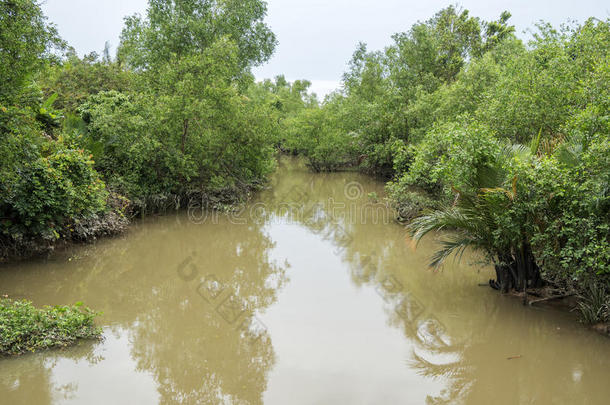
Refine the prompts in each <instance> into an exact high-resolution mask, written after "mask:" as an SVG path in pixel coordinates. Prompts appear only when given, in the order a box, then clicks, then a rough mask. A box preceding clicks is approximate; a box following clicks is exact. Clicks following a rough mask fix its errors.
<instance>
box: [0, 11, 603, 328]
mask: <svg viewBox="0 0 610 405" xmlns="http://www.w3.org/2000/svg"><path fill="white" fill-rule="evenodd" d="M265 14H266V4H265V2H264V1H262V0H247V1H243V0H240V1H236V0H228V1H227V0H224V1H216V0H214V1H203V0H149V7H148V10H147V13H146V15H144V16H139V15H136V16H132V17H129V18H127V19H126V22H125V27H124V30H123V32H122V36H121V44H120V46H119V49H118V52H117V55H116V57H115V58H113V57H112V56H111V55H110V53H109V51H108V48H106V49H105V50H104V53H103V56H102V58H101V59H100V57H99V56H98V55H97V54H95V53H92V54H90V55H87V56H85V57H84V58H79V57H78V56H76V54H75V52H74V51H73V50H71V49H67V50H66V46H65V44H64V43H63V42H62V41H61V39H60V38H58V36H57V32H56V30H55V28H54V27H53V26H52V25H50V24H48V23H47V21H46V18H45V17H44V15H43V13H42V12H41V10H40V7H39V5H38V3H37V2H36V1H34V0H15V1H10V2H6V1H5V2H0V62H1V63H0V80H1V81H2V83H3V86H2V88H1V90H0V258H5V257H7V256H11V255H14V254H18V253H20V252H21V253H23V252H26V253H33V252H34V251H35V250H40V247H41V246H42V247H48V246H52V245H53V244H54V243H56V242H57V241H58V240H70V239H72V240H74V239H76V240H86V239H90V238H94V237H96V236H97V235H100V234H108V233H113V232H116V231H119V230H120V229H122V227H123V226H124V225H125V222H126V217H128V216H129V215H130V214H141V213H146V212H150V211H160V210H164V209H168V208H170V207H172V208H178V207H181V206H184V205H185V204H187V203H188V202H189V201H192V199H197V200H199V201H201V202H202V203H204V204H211V205H213V206H215V207H218V206H221V205H222V206H224V205H227V204H232V203H235V202H238V201H240V200H242V199H243V198H244V197H245V196H247V195H248V194H249V192H251V191H252V190H255V189H256V188H258V187H260V186H261V185H262V184H263V183H264V182H265V179H266V177H267V175H268V174H269V173H270V172H271V171H272V170H273V169H274V167H275V160H274V157H273V154H274V152H275V151H277V150H280V151H283V152H288V153H294V154H302V155H304V156H305V157H306V158H307V159H308V163H309V166H310V167H311V168H312V169H313V170H315V171H329V170H341V169H348V168H349V169H355V168H356V169H359V170H362V171H365V172H367V173H371V174H375V175H378V176H381V177H383V178H385V179H386V180H388V181H389V183H388V186H387V189H388V193H389V195H390V199H391V201H392V202H393V204H394V205H395V207H396V208H397V211H398V213H399V216H400V218H401V219H402V220H405V221H411V224H410V229H411V231H412V233H413V235H414V236H415V237H416V239H419V238H421V237H423V236H424V235H426V234H427V233H429V232H431V231H436V230H441V229H449V230H452V233H450V236H449V237H448V238H447V239H446V240H444V241H443V242H442V245H441V248H440V250H439V252H438V254H437V255H436V257H435V258H434V264H436V265H440V264H441V263H442V262H443V260H444V259H446V258H447V257H448V256H449V255H450V254H452V253H454V252H456V251H457V252H458V253H459V252H460V251H461V250H463V249H466V248H475V249H478V250H480V251H482V252H483V253H484V254H485V255H486V256H487V258H488V259H489V261H490V262H492V263H493V264H494V265H495V268H496V271H497V280H495V281H492V282H491V284H492V286H494V287H495V288H499V289H502V290H504V291H508V290H513V289H517V290H520V291H522V290H524V289H527V288H528V287H530V288H533V287H539V286H541V285H543V284H544V283H552V284H553V285H554V286H556V287H558V288H561V289H563V290H566V291H573V292H577V293H580V294H586V291H588V290H590V288H594V289H596V291H601V293H600V295H601V296H606V294H608V293H610V225H609V224H610V213H609V212H610V186H609V182H610V178H609V176H610V170H609V168H610V156H609V153H610V152H609V150H610V145H609V143H610V136H609V135H610V119H609V110H610V20H605V21H601V20H596V19H590V20H588V21H586V22H585V23H584V24H582V25H580V26H577V25H574V26H565V27H561V28H560V29H555V28H553V27H551V26H550V25H547V24H543V23H541V24H540V25H539V26H538V27H537V28H538V29H537V31H536V32H535V33H534V36H533V38H532V40H531V41H530V42H529V43H527V44H524V43H523V42H522V41H521V40H520V39H519V38H517V37H516V36H515V34H514V28H513V27H512V26H511V25H510V24H509V19H510V13H508V12H504V13H502V14H501V15H500V16H499V18H498V20H496V21H489V22H488V21H483V20H481V19H479V18H476V17H473V16H471V15H470V14H469V12H468V11H467V10H462V9H458V8H456V7H453V6H451V7H448V8H446V9H444V10H441V11H440V12H438V13H437V14H436V15H435V16H433V17H432V18H431V19H429V20H428V21H425V22H419V23H417V24H415V25H414V26H413V27H412V28H411V29H410V30H409V31H407V32H404V33H398V34H396V35H394V36H393V37H392V39H393V43H392V45H390V46H389V47H387V48H386V49H383V50H380V51H374V52H371V51H369V50H367V47H366V45H365V44H360V45H359V46H358V47H357V49H356V51H355V52H354V55H353V58H352V60H351V61H350V63H349V68H348V71H347V72H346V73H345V74H344V77H343V86H342V89H341V90H340V91H337V92H335V93H333V94H331V95H330V96H328V97H327V98H326V100H325V101H324V102H323V103H319V102H318V101H317V99H316V97H315V96H314V95H310V94H309V93H308V91H309V87H310V83H309V82H307V81H296V82H294V83H288V82H287V81H286V80H285V78H284V77H282V76H279V77H277V78H275V80H273V81H271V80H266V81H264V82H261V83H255V82H254V78H253V76H252V74H251V69H252V68H253V67H254V66H256V65H259V64H261V63H263V62H265V61H267V60H268V59H269V58H270V56H271V55H272V53H273V50H274V48H275V45H276V39H275V36H274V34H273V33H272V32H271V30H270V29H269V27H268V26H267V25H266V24H265V23H264V17H265ZM26 43H27V46H25V44H26ZM64 51H65V52H64ZM61 52H64V54H61ZM597 301H599V300H597ZM593 312H595V313H604V312H603V311H602V312H600V311H593ZM600 317H601V316H600Z"/></svg>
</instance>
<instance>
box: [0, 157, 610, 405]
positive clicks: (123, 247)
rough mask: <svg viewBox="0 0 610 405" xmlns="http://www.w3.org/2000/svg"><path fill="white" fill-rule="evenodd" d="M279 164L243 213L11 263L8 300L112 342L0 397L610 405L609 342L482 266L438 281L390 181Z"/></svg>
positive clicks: (141, 230)
mask: <svg viewBox="0 0 610 405" xmlns="http://www.w3.org/2000/svg"><path fill="white" fill-rule="evenodd" d="M280 166H281V167H280V170H278V173H277V174H276V175H275V176H274V178H273V181H272V183H271V188H270V189H269V190H267V191H265V192H263V193H261V194H260V195H259V196H258V197H257V198H256V199H255V200H254V201H253V202H252V203H250V204H249V205H248V206H247V207H246V208H245V210H244V211H243V212H241V213H239V214H238V215H232V216H226V215H220V214H218V215H214V214H210V213H206V212H205V211H203V210H201V209H199V208H198V207H196V206H194V207H192V208H191V210H190V211H189V212H188V213H180V214H175V215H168V216H164V217H159V218H151V219H147V220H145V221H142V222H139V223H137V224H136V225H134V226H133V227H132V228H131V230H130V231H129V232H128V233H127V234H126V235H125V236H123V237H121V238H118V239H112V240H103V241H100V242H98V243H97V244H95V245H92V246H84V247H77V248H74V249H72V250H70V251H69V252H66V253H62V254H57V255H55V256H54V257H53V258H51V259H49V260H45V261H35V262H29V263H24V264H19V265H11V266H4V267H2V268H0V294H9V295H10V296H11V297H13V298H28V299H30V300H32V301H34V303H35V304H37V305H46V304H48V305H55V304H67V303H74V302H77V301H83V302H85V304H86V305H88V306H90V307H92V308H95V309H96V310H98V311H102V312H103V315H102V316H101V317H100V318H99V321H98V323H99V324H100V325H102V326H103V328H104V336H105V339H104V341H102V342H85V343H82V344H80V345H79V346H77V347H74V348H70V349H66V350H61V351H50V352H44V353H37V354H33V355H27V356H23V357H20V358H12V359H4V360H0V403H1V404H178V403H183V404H221V403H226V404H263V403H264V404H282V405H283V404H398V403H400V404H423V403H426V402H427V401H428V402H429V403H435V404H436V403H450V404H454V403H465V404H491V403H493V404H608V403H609V398H610V339H607V338H604V337H602V336H600V335H597V334H595V333H593V332H590V331H589V330H587V329H585V328H584V327H582V326H580V325H579V324H578V323H577V322H575V321H574V316H573V315H572V314H569V313H564V312H559V311H556V310H552V309H543V308H524V307H523V306H522V305H521V303H520V302H519V301H518V300H516V299H512V298H508V297H502V296H500V295H498V294H496V293H494V292H492V291H490V289H489V288H484V287H479V286H478V284H479V283H484V282H486V281H487V280H488V279H489V278H490V273H489V269H488V268H484V267H479V266H477V265H476V263H473V262H475V259H474V258H473V257H464V259H463V261H462V264H461V265H458V264H455V263H450V264H449V265H447V266H446V267H445V268H444V270H443V271H441V272H436V273H435V272H432V271H430V270H429V269H428V268H427V267H426V263H427V260H428V258H429V256H430V254H431V252H432V249H433V247H434V241H433V240H429V241H426V242H423V243H422V244H420V246H419V247H418V249H417V251H415V250H414V249H413V247H412V246H411V243H410V241H409V240H408V239H407V238H406V232H405V230H404V228H403V227H401V226H399V225H397V224H394V223H392V221H391V214H390V213H389V212H387V210H385V208H384V207H383V206H382V205H381V204H376V203H375V200H376V198H375V194H372V193H376V195H377V197H379V198H382V197H383V185H382V184H381V183H379V182H377V181H375V180H373V179H370V178H367V177H365V176H361V175H358V174H355V173H337V174H311V173H309V172H308V171H307V170H306V169H305V168H304V167H303V166H302V165H299V164H296V163H295V161H293V160H284V161H282V163H281V165H280ZM509 357H517V358H513V359H512V360H508V358H509Z"/></svg>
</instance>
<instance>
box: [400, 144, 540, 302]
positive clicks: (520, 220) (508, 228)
mask: <svg viewBox="0 0 610 405" xmlns="http://www.w3.org/2000/svg"><path fill="white" fill-rule="evenodd" d="M539 144H540V142H539V138H538V139H535V140H534V141H533V142H532V146H531V147H530V148H525V147H523V146H520V145H512V146H510V147H506V148H503V149H502V150H501V152H500V154H499V156H496V157H495V159H494V160H493V162H492V163H491V164H487V165H482V166H481V167H478V168H476V169H477V170H476V173H477V174H476V175H475V176H474V178H473V179H472V180H471V182H470V184H469V187H467V189H465V190H458V189H457V188H455V187H452V190H453V192H454V194H455V200H454V203H453V205H452V206H450V207H447V208H445V209H441V210H437V211H433V212H429V213H427V214H425V215H423V216H421V217H419V218H417V219H415V220H414V221H413V222H412V223H411V224H410V225H409V230H410V232H411V236H412V237H413V238H414V240H415V241H417V242H419V241H420V240H421V239H422V238H423V237H424V236H426V235H427V234H429V233H430V232H434V231H443V230H449V231H451V233H449V234H448V235H447V236H446V237H444V239H442V240H441V242H440V248H439V249H438V250H437V251H436V253H435V254H434V255H433V257H432V262H431V266H433V267H438V266H440V265H442V264H443V262H444V261H445V260H446V259H447V258H448V257H449V256H451V255H452V254H454V253H455V254H456V255H457V259H458V260H459V258H461V256H462V254H463V252H464V251H465V250H466V249H468V248H470V249H474V250H477V251H479V252H482V253H484V254H485V256H486V258H487V259H488V260H489V261H490V262H492V263H493V264H494V266H495V270H496V276H497V279H496V280H490V285H491V286H492V287H494V288H496V289H500V290H502V291H503V292H508V291H509V290H511V289H520V290H524V289H526V288H527V287H539V286H541V284H542V281H541V277H540V269H539V267H538V265H537V264H536V261H535V258H534V255H533V253H532V248H531V242H530V237H529V232H528V231H527V229H526V227H525V224H528V223H532V221H531V220H532V218H531V214H530V213H527V212H523V211H519V210H512V208H513V207H514V205H515V201H516V199H517V198H518V191H517V189H518V187H517V185H518V178H517V177H516V176H515V177H513V178H512V179H510V178H509V171H508V170H506V165H505V164H504V163H505V162H507V161H511V160H512V159H516V158H521V159H524V158H528V157H531V156H534V155H535V152H536V151H537V148H538V146H539Z"/></svg>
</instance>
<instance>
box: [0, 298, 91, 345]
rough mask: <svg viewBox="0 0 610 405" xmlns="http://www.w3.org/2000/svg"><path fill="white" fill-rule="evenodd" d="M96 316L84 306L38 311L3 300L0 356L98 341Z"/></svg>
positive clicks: (31, 305)
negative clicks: (88, 340)
mask: <svg viewBox="0 0 610 405" xmlns="http://www.w3.org/2000/svg"><path fill="white" fill-rule="evenodd" d="M96 315H97V314H96V313H95V312H93V311H92V310H91V309H89V308H87V307H83V306H82V303H77V304H75V305H73V306H55V307H50V306H45V307H43V308H36V307H34V305H33V304H32V303H31V302H29V301H14V300H11V299H8V298H2V299H0V357H1V356H12V355H20V354H24V353H29V352H31V353H33V352H37V351H40V350H45V349H51V348H59V347H66V346H71V345H73V344H75V343H76V342H77V341H78V340H79V339H99V338H100V337H101V329H100V328H99V327H97V326H96V325H95V323H94V319H95V317H96Z"/></svg>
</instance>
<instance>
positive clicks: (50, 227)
mask: <svg viewBox="0 0 610 405" xmlns="http://www.w3.org/2000/svg"><path fill="white" fill-rule="evenodd" d="M1 7H2V8H3V9H2V13H1V14H0V18H1V19H0V28H1V29H0V32H1V34H0V35H1V37H0V40H1V46H0V57H1V60H2V64H1V67H0V74H1V76H0V80H2V82H3V83H4V84H5V85H3V86H2V92H1V94H0V137H1V142H0V191H1V197H0V198H1V199H0V242H1V243H0V257H7V256H14V255H19V254H20V253H23V254H31V253H34V252H36V251H38V250H44V249H45V248H47V247H51V246H52V245H53V244H55V243H56V242H57V241H59V240H66V239H67V240H69V239H78V240H81V239H85V240H86V239H90V238H93V237H96V236H97V235H100V234H107V233H113V232H116V231H119V230H121V229H122V228H123V226H124V224H125V222H126V218H127V217H128V216H129V215H130V214H138V213H144V212H150V211H153V210H164V209H167V208H169V207H172V208H176V207H181V206H184V205H185V204H186V203H188V201H190V200H192V199H195V198H196V199H198V200H202V202H203V203H209V204H211V205H213V206H219V205H226V204H231V203H234V202H237V201H239V200H241V199H242V198H243V197H244V196H246V195H247V194H248V193H249V192H250V191H251V190H253V189H256V188H257V187H259V186H260V185H261V184H263V183H264V181H265V179H266V177H267V175H268V174H269V173H270V172H271V171H272V170H273V169H274V167H275V160H274V158H273V153H274V150H275V148H276V147H277V146H279V144H280V142H279V137H280V134H281V132H282V131H281V130H280V128H281V125H282V122H283V121H284V120H285V118H287V117H288V115H289V114H292V113H294V112H295V111H296V110H298V109H302V108H304V106H305V105H310V104H311V105H313V104H315V103H316V101H315V98H312V97H311V96H309V95H308V94H307V88H308V86H309V84H308V83H307V82H302V83H301V82H297V83H295V84H294V85H292V84H289V83H287V82H286V81H285V80H283V79H282V80H278V82H277V83H276V84H274V86H276V88H275V89H271V88H270V87H269V83H271V82H269V83H266V84H265V83H261V84H255V83H254V78H253V76H252V74H251V73H250V70H251V68H252V67H253V66H255V65H257V64H260V63H262V62H264V61H266V60H267V59H268V58H269V57H270V56H271V54H272V52H273V50H274V47H275V44H276V40H275V36H274V35H273V33H272V32H271V31H270V30H269V28H268V27H267V26H266V25H265V23H264V22H263V18H264V16H265V14H266V5H265V3H264V2H263V1H260V0H251V1H246V2H244V1H222V2H221V1H218V2H217V1H201V0H151V1H150V2H149V8H148V11H147V14H146V15H145V16H133V17H129V18H127V19H126V24H125V28H124V30H123V33H122V38H121V44H120V47H119V50H118V53H117V57H116V58H113V57H112V56H111V55H110V52H109V50H108V47H106V49H105V50H104V52H103V56H102V57H101V59H100V57H99V56H98V55H97V54H96V53H91V54H89V55H87V56H85V57H84V58H79V57H78V56H77V55H76V54H75V52H74V50H72V49H69V48H68V49H67V51H66V52H65V55H61V54H60V53H59V52H55V50H59V51H62V50H65V49H66V47H65V45H64V44H63V42H62V41H61V40H60V39H59V38H58V36H57V32H56V29H55V28H54V27H53V26H52V25H50V24H48V23H47V20H46V18H45V17H44V15H43V14H42V11H41V10H40V7H39V5H38V3H37V2H36V1H34V0H19V1H16V2H2V3H1ZM23 38H26V39H27V42H28V46H27V47H26V46H24V41H23Z"/></svg>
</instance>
